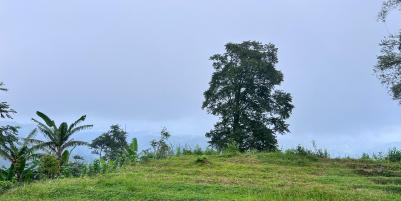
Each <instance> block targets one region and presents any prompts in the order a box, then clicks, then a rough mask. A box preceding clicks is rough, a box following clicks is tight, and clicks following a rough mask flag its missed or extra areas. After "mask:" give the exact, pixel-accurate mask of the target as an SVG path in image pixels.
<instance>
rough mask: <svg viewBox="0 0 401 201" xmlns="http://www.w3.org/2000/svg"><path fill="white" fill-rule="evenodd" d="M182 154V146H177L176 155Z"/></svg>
mask: <svg viewBox="0 0 401 201" xmlns="http://www.w3.org/2000/svg"><path fill="white" fill-rule="evenodd" d="M181 155H182V148H181V146H178V147H177V148H175V156H181Z"/></svg>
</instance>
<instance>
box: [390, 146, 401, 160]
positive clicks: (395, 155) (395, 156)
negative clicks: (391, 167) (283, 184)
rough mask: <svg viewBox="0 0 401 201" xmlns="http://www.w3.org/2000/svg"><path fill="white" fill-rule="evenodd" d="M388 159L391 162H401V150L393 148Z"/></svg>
mask: <svg viewBox="0 0 401 201" xmlns="http://www.w3.org/2000/svg"><path fill="white" fill-rule="evenodd" d="M386 159H387V160H389V161H390V162H401V150H399V149H397V148H392V149H390V150H389V151H388V153H387V156H386Z"/></svg>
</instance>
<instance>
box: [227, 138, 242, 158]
mask: <svg viewBox="0 0 401 201" xmlns="http://www.w3.org/2000/svg"><path fill="white" fill-rule="evenodd" d="M239 153H240V150H239V147H238V144H237V143H236V142H234V141H232V142H230V143H228V144H227V146H226V147H225V148H224V149H223V154H224V155H227V156H234V155H237V154H239Z"/></svg>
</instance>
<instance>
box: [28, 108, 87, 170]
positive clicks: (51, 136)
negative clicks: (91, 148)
mask: <svg viewBox="0 0 401 201" xmlns="http://www.w3.org/2000/svg"><path fill="white" fill-rule="evenodd" d="M36 114H37V115H38V116H39V117H40V118H41V119H42V121H43V122H40V121H38V120H36V119H34V118H32V121H33V122H35V123H36V124H37V127H38V129H39V130H40V131H41V133H42V134H43V135H44V137H45V138H46V139H47V141H43V140H31V142H32V143H34V144H35V147H36V148H38V149H41V150H44V151H46V152H48V153H51V154H53V155H55V156H56V158H57V159H58V161H59V162H60V166H62V165H64V164H65V163H67V162H68V158H69V155H70V153H69V151H68V149H69V148H74V147H76V146H82V145H88V143H87V142H84V141H79V140H74V139H73V138H72V135H73V134H76V133H78V132H79V131H82V130H86V129H90V128H92V127H93V125H81V123H82V122H83V121H85V119H86V115H83V116H81V117H80V118H79V119H77V120H76V121H75V122H73V123H72V124H70V125H68V124H67V123H66V122H62V123H61V124H60V125H59V126H57V125H56V123H55V122H54V121H53V120H52V119H50V118H49V117H48V116H47V115H45V114H44V113H42V112H39V111H38V112H36Z"/></svg>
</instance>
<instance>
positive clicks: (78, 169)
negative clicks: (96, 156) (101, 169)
mask: <svg viewBox="0 0 401 201" xmlns="http://www.w3.org/2000/svg"><path fill="white" fill-rule="evenodd" d="M73 159H74V160H73V161H72V162H69V163H68V164H66V165H64V166H62V168H61V169H62V172H61V174H62V176H64V177H80V176H84V175H85V174H86V169H87V167H86V164H85V162H84V159H83V158H82V157H81V156H79V155H75V156H74V157H73Z"/></svg>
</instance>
